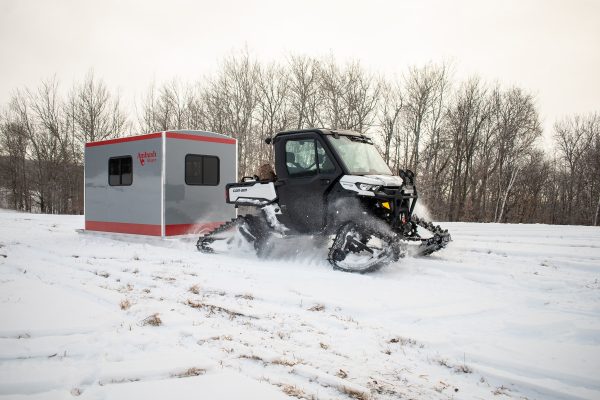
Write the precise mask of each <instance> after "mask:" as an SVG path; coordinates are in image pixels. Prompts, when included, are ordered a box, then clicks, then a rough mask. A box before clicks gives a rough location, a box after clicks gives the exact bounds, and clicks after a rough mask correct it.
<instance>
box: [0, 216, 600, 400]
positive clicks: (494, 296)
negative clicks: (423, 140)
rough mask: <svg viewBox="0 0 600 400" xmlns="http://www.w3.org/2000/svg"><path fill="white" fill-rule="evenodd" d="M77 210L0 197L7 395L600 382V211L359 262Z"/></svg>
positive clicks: (201, 394)
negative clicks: (214, 243)
mask: <svg viewBox="0 0 600 400" xmlns="http://www.w3.org/2000/svg"><path fill="white" fill-rule="evenodd" d="M82 225H83V219H82V217H78V216H76V217H72V216H48V215H29V214H20V213H13V212H7V211H2V212H0V398H1V399H4V398H10V399H42V398H44V399H45V398H52V399H54V398H56V399H65V398H71V397H79V398H83V399H98V398H108V399H128V400H129V399H136V398H143V399H145V400H150V399H165V398H173V399H177V400H184V399H192V398H194V399H196V398H201V399H250V398H256V399H281V398H287V395H289V396H293V397H298V398H309V399H310V398H318V399H340V398H341V399H344V398H347V399H349V398H359V399H367V398H371V399H396V398H414V399H447V398H454V399H462V398H466V399H490V398H498V399H503V398H514V399H521V398H528V399H545V398H550V399H552V398H561V399H566V398H584V399H598V398H600V229H599V228H592V227H574V226H566V227H564V226H548V225H496V224H467V223H452V224H450V223H447V224H443V225H444V227H447V228H448V229H449V230H450V231H451V233H452V235H453V239H454V241H453V242H452V243H451V244H450V247H449V248H448V249H446V250H444V251H441V252H439V253H437V254H435V255H433V256H431V257H429V258H420V259H416V258H408V259H405V260H403V261H402V262H400V263H397V264H394V265H391V266H388V267H386V268H384V269H382V270H381V271H379V272H376V273H372V274H369V275H356V274H348V273H343V272H336V271H332V270H331V268H330V267H329V266H328V265H327V264H326V262H323V261H321V258H322V257H323V256H324V254H322V250H321V249H316V250H314V249H313V250H308V249H307V246H299V245H298V244H297V243H295V241H294V240H287V241H286V245H287V246H288V248H289V249H290V251H292V252H293V251H297V252H298V254H297V255H293V256H287V258H284V259H281V258H280V259H275V260H270V261H258V260H257V259H256V258H255V257H254V256H250V255H241V254H238V255H231V256H225V255H205V254H200V253H198V252H197V251H196V250H195V247H194V243H193V242H192V241H190V240H185V239H168V240H160V239H155V238H142V237H135V236H126V235H121V236H118V235H106V234H104V235H103V234H89V233H77V232H76V229H78V228H81V227H82ZM155 314H157V315H156V318H152V316H154V315H155ZM149 317H150V318H149ZM159 321H160V322H159ZM152 322H155V323H156V324H155V325H153V324H152Z"/></svg>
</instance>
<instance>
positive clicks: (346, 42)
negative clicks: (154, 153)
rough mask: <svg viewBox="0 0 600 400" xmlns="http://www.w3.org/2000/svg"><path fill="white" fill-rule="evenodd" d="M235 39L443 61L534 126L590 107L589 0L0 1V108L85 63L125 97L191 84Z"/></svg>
mask: <svg viewBox="0 0 600 400" xmlns="http://www.w3.org/2000/svg"><path fill="white" fill-rule="evenodd" d="M245 46H247V47H248V49H249V50H250V51H251V53H252V54H254V55H255V56H256V57H257V58H259V59H264V60H282V61H283V60H285V57H286V56H287V55H289V54H307V55H315V56H320V55H328V54H333V55H334V56H335V57H336V58H337V59H338V60H340V61H341V62H344V61H347V60H353V59H358V60H360V61H361V62H362V63H363V65H364V66H365V67H367V68H368V69H370V70H371V71H373V72H381V73H384V74H387V75H390V76H392V75H394V74H395V75H401V74H402V72H403V71H405V69H406V67H407V66H408V65H413V64H417V65H419V64H424V63H426V62H429V61H432V62H439V61H442V60H450V61H452V62H453V65H454V70H455V72H456V75H457V77H458V78H462V77H466V76H469V75H470V74H479V75H480V76H482V77H484V78H485V79H487V80H489V81H498V82H500V83H501V84H503V85H506V86H509V85H519V86H521V87H524V88H525V89H527V90H529V91H530V92H532V93H534V94H535V95H536V98H537V103H538V105H539V110H540V112H541V116H542V120H543V124H544V127H545V128H549V127H551V126H552V123H553V121H554V120H555V119H557V118H560V117H562V116H564V115H567V114H571V113H587V112H592V111H600V0H587V1H584V0H572V1H567V0H564V1H554V0H551V1H541V0H536V1H533V0H531V1H525V0H521V1H520V0H513V1H500V0H498V1H495V2H491V1H482V0H460V1H422V0H419V1H417V0H414V1H406V0H402V1H401V0H395V1H387V2H386V1H374V0H369V1H350V0H345V1H325V0H323V1H313V0H310V1H301V0H295V1H283V0H273V1H269V0H266V1H245V0H237V1H227V0H213V1H187V0H169V1H155V0H144V1H131V0H128V1H120V0H100V1H84V0H56V1H50V0H47V1H43V0H37V1H35V0H0V57H1V61H0V104H3V103H5V102H6V100H7V99H8V97H9V96H10V93H11V91H12V90H13V89H15V88H17V87H23V86H35V85H36V84H37V83H39V81H40V80H41V79H43V78H47V77H50V76H52V75H53V74H56V75H57V77H58V78H59V80H60V81H61V82H62V84H63V85H65V86H67V85H71V83H72V82H73V80H79V79H81V78H83V76H84V75H85V73H86V72H87V71H88V70H89V69H90V68H93V69H94V71H95V72H96V75H97V76H100V77H102V78H103V79H104V80H105V81H106V82H107V84H108V85H109V86H110V87H111V88H115V89H116V88H118V89H119V90H120V92H121V94H122V95H123V97H124V98H125V100H126V101H127V102H128V103H130V104H131V103H133V100H134V99H135V98H136V96H138V97H139V96H140V95H141V93H142V92H143V91H144V90H145V89H146V88H147V87H148V85H149V83H150V82H151V81H152V80H153V79H154V80H156V81H157V82H161V81H162V80H167V79H171V78H173V77H179V78H180V79H182V80H196V79H199V78H201V77H202V75H204V74H208V73H210V72H211V71H213V70H214V69H216V67H217V63H218V61H219V59H221V58H222V57H223V56H225V55H227V54H230V53H231V52H232V51H234V50H236V49H241V48H243V47H245Z"/></svg>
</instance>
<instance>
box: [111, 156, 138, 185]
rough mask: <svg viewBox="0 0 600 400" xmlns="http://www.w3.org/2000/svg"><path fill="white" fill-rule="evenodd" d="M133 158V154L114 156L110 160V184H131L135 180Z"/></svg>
mask: <svg viewBox="0 0 600 400" xmlns="http://www.w3.org/2000/svg"><path fill="white" fill-rule="evenodd" d="M132 166H133V160H132V158H131V156H123V157H112V158H110V159H109V160H108V184H109V185H110V186H129V185H131V183H132V182H133V170H132Z"/></svg>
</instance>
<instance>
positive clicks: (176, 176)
mask: <svg viewBox="0 0 600 400" xmlns="http://www.w3.org/2000/svg"><path fill="white" fill-rule="evenodd" d="M236 179H237V141H236V140H235V139H233V138H231V137H229V136H226V135H221V134H218V133H212V132H202V131H191V130H179V131H166V132H158V133H151V134H146V135H140V136H130V137H124V138H118V139H110V140H104V141H99V142H90V143H86V145H85V229H86V230H89V231H103V232H118V233H131V234H140V235H153V236H172V235H183V234H188V233H199V232H203V231H206V230H210V229H212V228H213V227H215V226H217V225H220V224H221V223H223V222H225V221H227V220H229V219H231V218H234V217H235V208H234V207H233V206H232V205H230V204H227V203H226V202H225V199H224V197H225V185H226V184H227V183H229V182H235V181H236Z"/></svg>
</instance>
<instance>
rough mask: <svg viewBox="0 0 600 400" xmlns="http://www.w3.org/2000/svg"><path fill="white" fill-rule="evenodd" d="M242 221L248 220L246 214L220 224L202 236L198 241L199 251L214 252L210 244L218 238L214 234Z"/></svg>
mask: <svg viewBox="0 0 600 400" xmlns="http://www.w3.org/2000/svg"><path fill="white" fill-rule="evenodd" d="M240 222H246V217H245V216H244V215H240V216H238V217H236V218H232V219H231V221H227V222H226V223H224V224H223V225H221V226H218V227H217V228H215V229H213V230H212V231H210V232H208V233H207V234H205V235H204V236H201V237H200V238H199V239H198V242H197V243H196V247H197V248H198V250H199V251H201V252H203V253H214V252H215V251H214V250H213V249H212V248H211V247H210V245H211V244H212V243H213V242H214V241H215V240H216V238H214V237H213V236H215V235H218V234H219V233H221V232H225V231H227V230H229V229H230V228H231V227H232V226H235V225H238V224H239V223H240Z"/></svg>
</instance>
